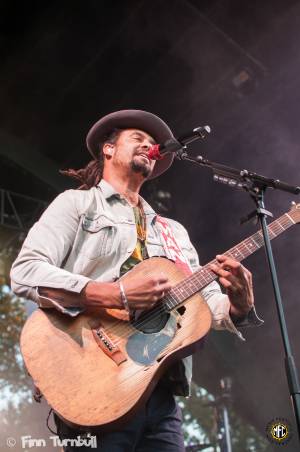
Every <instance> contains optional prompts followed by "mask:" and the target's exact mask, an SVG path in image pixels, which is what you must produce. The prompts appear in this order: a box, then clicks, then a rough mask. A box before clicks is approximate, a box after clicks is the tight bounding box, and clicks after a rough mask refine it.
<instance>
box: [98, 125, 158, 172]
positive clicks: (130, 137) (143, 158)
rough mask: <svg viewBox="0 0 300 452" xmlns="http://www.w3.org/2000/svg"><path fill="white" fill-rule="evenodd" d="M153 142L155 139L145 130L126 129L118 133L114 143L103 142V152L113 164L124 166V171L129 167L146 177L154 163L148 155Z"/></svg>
mask: <svg viewBox="0 0 300 452" xmlns="http://www.w3.org/2000/svg"><path fill="white" fill-rule="evenodd" d="M153 144H155V140H154V139H153V138H152V137H151V136H150V135H148V134H147V133H146V132H143V131H142V130H139V129H126V130H123V131H122V132H121V133H120V135H119V137H118V139H117V141H116V143H115V144H112V145H110V144H105V145H104V148H103V152H104V154H105V155H106V156H108V157H109V159H110V161H111V164H112V165H113V166H117V167H118V168H124V170H126V172H127V171H128V168H130V169H131V170H132V171H134V172H135V173H141V174H142V175H143V177H144V178H147V177H149V176H150V174H151V173H152V171H153V168H154V165H155V160H150V159H149V157H148V152H149V148H150V147H151V146H152V145H153ZM107 151H109V152H108V153H107Z"/></svg>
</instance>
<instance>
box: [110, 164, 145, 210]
mask: <svg viewBox="0 0 300 452" xmlns="http://www.w3.org/2000/svg"><path fill="white" fill-rule="evenodd" d="M103 179H104V180H105V181H106V182H108V183H109V184H110V185H111V186H112V187H114V189H115V190H116V191H117V192H118V193H120V195H122V196H124V198H126V200H127V201H128V202H129V204H131V205H133V206H137V205H138V203H139V192H140V189H141V186H142V184H143V182H144V178H143V177H142V176H141V175H140V174H130V175H127V174H124V173H123V174H121V173H117V172H115V171H114V172H112V171H105V170H104V171H103Z"/></svg>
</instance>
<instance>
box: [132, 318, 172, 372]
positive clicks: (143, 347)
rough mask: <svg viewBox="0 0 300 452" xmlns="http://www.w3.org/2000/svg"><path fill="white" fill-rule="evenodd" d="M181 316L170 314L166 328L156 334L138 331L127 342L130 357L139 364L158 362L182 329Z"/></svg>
mask: <svg viewBox="0 0 300 452" xmlns="http://www.w3.org/2000/svg"><path fill="white" fill-rule="evenodd" d="M179 318H180V315H179V314H178V313H175V312H173V313H171V314H169V318H168V320H167V322H166V323H165V325H164V327H163V328H162V329H161V330H160V331H157V332H154V333H145V332H143V331H139V330H136V332H135V333H133V334H132V335H131V336H130V337H129V338H128V341H127V344H126V351H127V354H128V356H129V357H130V358H131V359H132V360H133V361H134V362H135V363H137V364H142V365H150V364H152V363H154V362H155V360H157V358H158V357H159V355H160V354H161V352H162V351H163V350H164V348H165V347H166V346H167V345H169V344H170V342H172V340H173V338H174V336H175V334H176V331H177V329H178V328H179V327H180V323H179Z"/></svg>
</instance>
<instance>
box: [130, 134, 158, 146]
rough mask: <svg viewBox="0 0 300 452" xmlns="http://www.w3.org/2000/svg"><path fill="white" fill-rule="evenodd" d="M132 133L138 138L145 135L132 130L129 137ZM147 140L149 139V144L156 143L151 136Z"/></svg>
mask: <svg viewBox="0 0 300 452" xmlns="http://www.w3.org/2000/svg"><path fill="white" fill-rule="evenodd" d="M133 135H138V136H139V137H140V138H144V137H145V136H144V135H143V134H142V133H140V132H132V133H131V134H130V136H131V137H132V136H133ZM149 141H150V143H151V144H156V141H155V140H154V139H153V138H151V137H149Z"/></svg>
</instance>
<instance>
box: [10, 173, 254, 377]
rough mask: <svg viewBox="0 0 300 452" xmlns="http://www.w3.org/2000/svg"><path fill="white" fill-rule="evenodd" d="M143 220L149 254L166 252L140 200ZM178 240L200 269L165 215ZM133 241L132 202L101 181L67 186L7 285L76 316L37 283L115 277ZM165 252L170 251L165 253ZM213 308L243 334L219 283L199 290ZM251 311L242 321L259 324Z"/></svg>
mask: <svg viewBox="0 0 300 452" xmlns="http://www.w3.org/2000/svg"><path fill="white" fill-rule="evenodd" d="M141 201H142V203H143V208H144V211H145V215H146V223H147V241H146V246H147V251H148V255H149V257H152V256H165V255H166V251H165V249H164V246H163V242H162V241H161V238H160V233H159V228H158V227H157V226H156V224H155V220H156V216H157V215H156V213H155V212H154V210H153V209H152V208H151V207H150V206H149V204H148V203H147V202H146V201H145V200H143V199H141ZM168 222H169V224H170V226H171V228H172V230H173V233H174V236H175V238H176V241H177V243H178V245H179V246H180V247H181V249H182V251H183V253H184V255H185V257H186V259H187V260H188V262H189V264H190V266H191V268H192V269H193V270H196V269H198V268H199V260H198V255H197V252H196V250H195V248H194V247H193V245H192V244H191V242H190V240H189V236H188V233H187V231H186V230H185V228H184V227H183V226H182V225H181V224H180V223H178V222H177V221H174V220H170V219H168ZM136 241H137V235H136V226H135V219H134V213H133V209H132V207H130V205H129V204H128V203H127V201H126V200H125V199H124V198H122V196H120V194H118V193H117V192H116V191H115V190H114V188H113V187H112V186H111V185H110V184H109V183H107V182H106V181H105V180H102V181H101V182H100V183H99V185H98V186H97V187H94V188H91V189H90V190H67V191H65V192H63V193H61V194H60V195H59V196H57V198H56V199H54V201H53V202H52V203H51V204H50V205H49V207H48V208H47V209H46V210H45V212H44V213H43V215H42V216H41V218H40V220H39V221H38V222H37V223H35V224H34V226H33V227H32V228H31V230H30V231H29V233H28V236H27V238H26V239H25V241H24V244H23V247H22V249H21V251H20V253H19V255H18V257H17V259H16V260H15V262H14V263H13V265H12V269H11V287H12V290H13V291H14V292H15V294H17V295H19V296H20V297H25V298H27V299H30V300H33V301H35V302H36V303H37V304H38V305H39V306H40V307H43V308H47V307H55V308H57V309H59V310H60V311H62V312H63V313H65V314H68V315H72V316H75V315H77V314H79V313H80V312H82V311H83V310H84V307H82V306H76V305H75V304H73V305H72V306H70V305H68V306H67V305H66V304H63V303H61V302H57V301H56V300H53V299H49V298H45V297H41V296H39V293H38V288H39V287H51V288H60V289H66V290H68V291H71V292H74V293H80V292H81V290H82V289H83V288H84V287H85V285H86V284H87V283H88V282H89V281H90V280H97V281H103V282H104V281H105V282H107V281H114V280H116V279H117V278H118V277H119V272H120V267H121V266H122V264H123V262H124V261H125V260H126V259H127V258H128V257H129V256H130V255H131V254H132V252H133V250H134V248H135V246H136ZM167 257H168V256H167ZM201 295H202V296H203V298H204V299H205V300H206V302H207V303H208V305H209V307H210V310H211V312H212V318H213V324H212V327H213V328H215V329H227V330H229V331H231V332H233V333H235V334H237V335H238V336H239V337H240V338H241V339H243V336H242V335H241V333H240V332H239V331H238V330H237V329H236V327H235V325H234V324H233V322H232V321H231V319H230V316H229V306H230V303H229V299H228V297H227V295H224V294H222V292H221V290H220V287H219V285H218V284H217V282H213V283H211V284H209V285H208V286H207V287H205V288H204V289H203V290H202V291H201ZM261 323H262V321H261V320H260V319H259V318H258V317H257V316H256V313H255V310H253V311H251V312H250V315H249V316H248V318H247V319H245V321H244V322H243V324H242V325H239V326H245V325H250V324H253V325H259V324H261ZM184 362H185V366H186V376H187V378H188V381H190V379H191V360H190V359H185V360H184Z"/></svg>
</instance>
